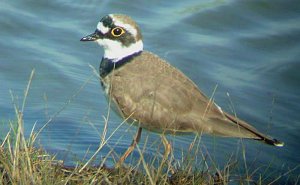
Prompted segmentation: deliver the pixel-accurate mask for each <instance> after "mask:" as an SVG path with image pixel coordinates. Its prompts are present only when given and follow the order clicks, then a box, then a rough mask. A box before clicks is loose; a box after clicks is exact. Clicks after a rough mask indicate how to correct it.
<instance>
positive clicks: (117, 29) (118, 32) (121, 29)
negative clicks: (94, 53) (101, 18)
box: [110, 27, 125, 37]
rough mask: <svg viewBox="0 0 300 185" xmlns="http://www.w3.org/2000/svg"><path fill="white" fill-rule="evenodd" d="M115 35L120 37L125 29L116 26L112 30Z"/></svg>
mask: <svg viewBox="0 0 300 185" xmlns="http://www.w3.org/2000/svg"><path fill="white" fill-rule="evenodd" d="M110 33H111V34H112V35H113V36H114V37H120V36H121V35H123V34H124V33H125V30H124V29H123V28H121V27H115V28H113V29H112V30H111V32H110Z"/></svg>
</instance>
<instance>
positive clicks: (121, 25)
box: [110, 15, 137, 37]
mask: <svg viewBox="0 0 300 185" xmlns="http://www.w3.org/2000/svg"><path fill="white" fill-rule="evenodd" d="M110 17H111V18H112V19H113V22H114V24H115V25H116V26H119V27H122V28H125V29H126V30H127V31H128V32H130V33H131V34H132V35H133V36H134V37H136V36H137V30H136V28H135V27H133V26H132V25H130V24H126V23H123V22H121V21H119V20H118V19H116V18H115V17H114V15H110Z"/></svg>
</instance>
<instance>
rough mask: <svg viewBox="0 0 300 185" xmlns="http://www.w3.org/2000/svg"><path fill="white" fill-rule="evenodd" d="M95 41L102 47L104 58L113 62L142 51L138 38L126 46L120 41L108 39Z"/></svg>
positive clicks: (141, 43)
mask: <svg viewBox="0 0 300 185" xmlns="http://www.w3.org/2000/svg"><path fill="white" fill-rule="evenodd" d="M97 43H98V44H99V45H101V46H103V48H104V58H107V59H110V60H112V61H113V62H118V61H119V60H121V59H122V58H125V57H127V56H129V55H132V54H134V53H137V52H140V51H143V42H142V40H139V41H137V42H136V43H133V44H131V45H129V46H128V47H126V46H122V43H120V42H118V41H115V40H109V39H98V40H97Z"/></svg>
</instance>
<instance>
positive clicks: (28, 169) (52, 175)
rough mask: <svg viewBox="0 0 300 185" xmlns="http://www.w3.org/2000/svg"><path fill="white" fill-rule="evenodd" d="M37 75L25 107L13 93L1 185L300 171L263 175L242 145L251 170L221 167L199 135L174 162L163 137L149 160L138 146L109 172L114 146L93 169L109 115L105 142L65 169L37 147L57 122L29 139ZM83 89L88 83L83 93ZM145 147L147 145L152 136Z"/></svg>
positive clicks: (0, 160)
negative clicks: (27, 122) (27, 120)
mask: <svg viewBox="0 0 300 185" xmlns="http://www.w3.org/2000/svg"><path fill="white" fill-rule="evenodd" d="M33 76H34V70H33V71H32V73H31V75H30V78H29V82H28V85H27V87H26V89H25V91H24V98H23V102H22V105H21V106H20V107H19V106H18V105H17V103H16V101H15V99H14V95H13V93H11V95H12V100H13V102H14V106H15V115H16V119H15V120H14V121H8V124H10V125H11V128H10V130H9V131H8V132H7V133H6V134H5V136H3V140H2V143H0V144H1V146H0V184H51V185H52V184H151V185H153V184H172V185H173V184H174V185H175V184H232V183H234V184H273V183H277V182H278V180H280V179H281V178H282V177H287V176H288V175H289V174H291V172H293V171H294V170H295V169H296V168H297V167H298V166H296V167H295V169H290V170H288V171H287V172H286V173H284V174H281V175H280V174H275V175H274V174H273V172H269V173H268V171H267V169H268V167H269V166H267V167H266V168H265V169H266V171H265V172H264V173H263V174H262V173H261V172H260V171H261V170H260V169H259V168H257V169H253V170H251V168H249V167H248V166H247V163H246V157H245V156H246V155H245V152H246V150H245V148H244V145H242V147H241V148H242V149H241V153H242V156H243V161H242V166H243V165H244V168H243V169H246V170H240V166H239V161H238V160H237V159H236V158H235V157H236V156H234V155H232V156H230V157H229V158H228V161H227V162H226V164H225V165H224V166H223V167H219V166H218V165H217V164H216V161H214V159H213V156H211V155H210V153H209V152H208V151H207V149H206V148H205V145H203V143H201V137H200V136H195V139H194V140H193V141H192V142H191V143H190V147H189V151H188V152H186V154H182V157H181V159H175V157H174V152H175V151H173V150H172V149H170V150H169V152H170V153H168V154H166V153H163V152H161V147H162V146H163V143H162V142H161V141H162V140H163V139H160V140H159V142H160V144H158V145H159V146H160V147H159V148H158V149H157V151H156V153H155V155H153V156H152V157H151V158H150V159H149V157H146V156H144V153H145V150H146V144H145V145H144V146H140V145H137V147H136V151H138V154H139V156H140V157H139V158H137V159H132V160H131V162H129V163H127V165H123V166H122V167H120V168H109V167H107V166H105V161H106V158H107V157H109V156H110V155H113V154H115V152H114V149H113V148H111V151H110V152H109V153H108V154H107V156H106V157H105V158H104V159H103V161H102V162H101V164H99V166H92V165H91V163H92V161H93V160H94V158H95V156H97V154H98V153H99V152H100V151H101V149H102V148H103V146H105V145H107V142H108V141H109V139H110V138H111V137H112V135H113V134H114V133H115V132H116V131H117V129H118V128H117V129H116V130H115V131H113V132H112V133H111V134H110V135H108V133H107V125H108V119H109V112H108V113H107V115H106V116H105V117H104V120H105V124H104V129H103V131H102V133H99V136H100V143H99V147H98V149H97V150H96V152H95V153H94V155H93V156H92V157H91V158H90V159H89V160H87V161H86V162H85V163H81V162H79V164H78V165H77V166H72V167H67V166H64V163H63V161H60V160H57V159H56V157H55V156H53V155H49V154H48V153H47V152H46V151H45V150H43V149H42V148H41V147H36V144H35V143H36V139H37V137H38V135H39V134H40V133H41V131H42V130H43V129H44V128H45V127H46V126H47V124H48V123H49V122H50V121H51V120H52V118H49V121H48V122H47V123H46V124H45V126H43V127H42V128H41V129H40V130H37V131H36V130H35V125H34V126H33V128H32V130H31V132H30V135H29V137H28V138H26V137H25V136H24V119H23V112H24V108H25V105H26V97H27V95H28V93H29V89H30V85H31V82H32V79H33ZM83 87H84V85H83V86H82V87H80V89H82V88H83ZM80 89H79V91H80ZM77 93H78V92H76V94H77ZM75 96H76V95H74V96H73V97H71V99H73V98H74V97H75ZM71 99H70V100H69V101H68V102H70V101H71ZM65 106H67V103H66V105H65ZM65 106H64V107H65ZM61 110H63V108H62V109H61ZM57 114H58V113H56V114H55V115H57ZM125 121H126V120H125ZM125 121H124V122H122V123H121V124H120V126H121V125H122V124H124V123H125ZM162 137H164V136H162ZM145 143H147V138H146V142H145ZM176 152H178V151H176ZM237 153H238V152H237ZM116 158H118V156H117V157H116ZM270 165H271V164H270ZM195 166H197V168H195ZM261 168H264V167H263V166H262V167H261ZM270 174H271V175H270ZM270 176H271V177H270ZM295 179H296V180H294V181H292V183H294V184H297V183H299V175H298V176H297V178H295ZM289 182H290V181H289Z"/></svg>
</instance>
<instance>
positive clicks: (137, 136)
mask: <svg viewBox="0 0 300 185" xmlns="http://www.w3.org/2000/svg"><path fill="white" fill-rule="evenodd" d="M141 135H142V127H139V129H138V131H137V133H136V135H135V137H134V139H133V140H132V143H131V145H130V146H129V147H128V149H127V150H126V152H125V153H124V154H123V155H122V157H121V158H120V159H119V161H118V163H117V164H116V168H118V167H120V166H121V165H122V164H123V162H124V161H125V159H126V158H127V157H128V156H129V155H130V154H131V152H132V151H133V150H134V148H135V146H136V145H137V143H138V142H139V141H140V139H141Z"/></svg>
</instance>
